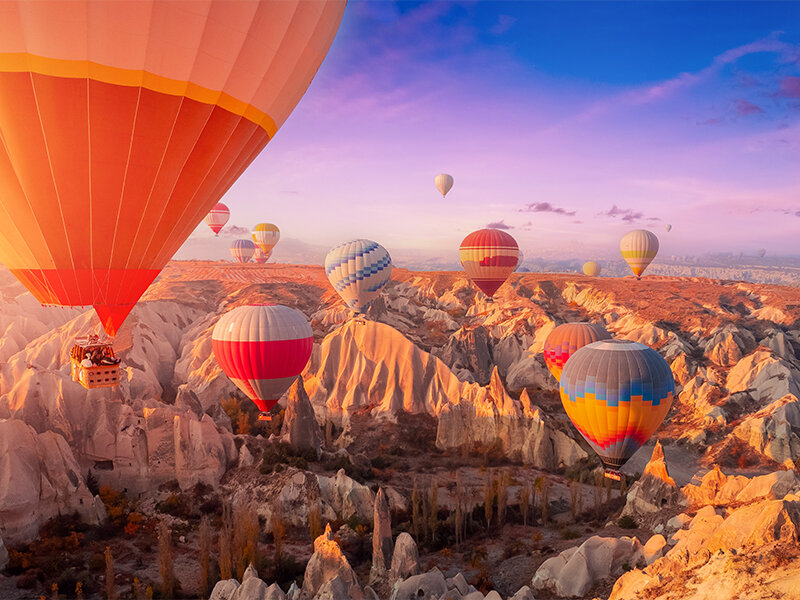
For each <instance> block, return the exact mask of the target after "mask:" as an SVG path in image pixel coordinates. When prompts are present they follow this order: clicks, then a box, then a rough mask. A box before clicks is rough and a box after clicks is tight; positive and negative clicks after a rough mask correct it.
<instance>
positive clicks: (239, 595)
mask: <svg viewBox="0 0 800 600" xmlns="http://www.w3.org/2000/svg"><path fill="white" fill-rule="evenodd" d="M209 600H287V596H286V594H284V593H283V590H282V589H281V588H280V586H278V584H277V583H273V584H272V585H269V586H268V585H267V584H266V583H265V582H264V581H262V580H261V579H260V578H259V577H258V573H257V572H256V570H255V568H253V565H252V564H250V566H248V567H247V569H246V570H245V572H244V575H242V583H241V585H239V582H238V581H236V580H235V579H223V580H222V581H218V582H217V584H216V585H215V586H214V589H213V590H212V591H211V596H210V598H209Z"/></svg>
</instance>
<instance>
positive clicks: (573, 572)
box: [531, 536, 643, 598]
mask: <svg viewBox="0 0 800 600" xmlns="http://www.w3.org/2000/svg"><path fill="white" fill-rule="evenodd" d="M642 558H643V554H642V545H641V544H640V543H639V540H637V539H636V538H628V537H622V538H619V539H618V538H603V537H599V536H592V537H590V538H589V539H588V540H586V541H585V542H584V543H583V544H581V545H580V546H574V547H572V548H569V549H568V550H564V551H563V552H562V553H561V554H559V555H558V556H555V557H553V558H548V559H547V560H546V561H544V563H542V566H541V567H539V569H538V570H537V571H536V575H534V577H533V581H532V583H531V586H532V587H533V588H534V589H551V590H553V591H555V592H556V593H557V594H558V595H560V596H567V597H570V598H576V597H583V596H584V595H585V594H586V592H587V591H589V589H590V588H591V587H592V586H594V585H595V584H596V583H597V582H599V581H600V580H602V579H605V578H607V577H609V576H611V575H616V574H618V573H620V572H621V571H622V566H623V565H624V564H628V565H634V564H636V563H637V562H638V561H639V560H640V559H642Z"/></svg>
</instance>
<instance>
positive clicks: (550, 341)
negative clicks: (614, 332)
mask: <svg viewBox="0 0 800 600" xmlns="http://www.w3.org/2000/svg"><path fill="white" fill-rule="evenodd" d="M609 339H611V334H610V333H608V331H606V328H605V327H603V326H602V325H600V324H598V323H563V324H562V325H559V326H558V327H556V328H555V329H553V331H551V332H550V335H548V336H547V339H546V340H545V341H544V349H543V351H542V354H544V362H545V364H546V365H547V368H548V369H550V372H551V373H552V374H553V377H555V378H556V381H558V380H559V379H561V370H562V369H563V368H564V365H565V364H567V361H568V360H569V357H570V356H572V355H573V354H575V352H576V351H578V350H580V349H581V348H583V347H584V346H585V345H586V344H591V343H592V342H597V341H599V340H609Z"/></svg>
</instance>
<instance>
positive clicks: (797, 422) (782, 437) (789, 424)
mask: <svg viewBox="0 0 800 600" xmlns="http://www.w3.org/2000/svg"><path fill="white" fill-rule="evenodd" d="M733 435H734V436H736V437H738V438H739V439H741V440H743V441H744V442H746V443H747V444H748V445H749V446H751V447H752V448H753V449H754V450H756V451H757V452H760V453H761V454H763V455H764V456H766V457H768V458H771V459H772V460H774V461H775V462H778V463H783V464H784V465H786V466H787V467H789V468H790V469H792V468H794V465H795V461H796V460H797V459H798V458H800V401H798V399H797V398H796V397H795V396H794V395H792V394H788V395H786V396H784V397H783V398H781V399H779V400H776V401H775V402H772V403H771V404H769V405H767V406H766V407H764V409H762V410H760V411H759V412H757V413H755V414H753V415H750V416H748V417H746V418H745V419H743V420H742V422H741V423H739V425H737V426H736V428H735V429H734V430H733Z"/></svg>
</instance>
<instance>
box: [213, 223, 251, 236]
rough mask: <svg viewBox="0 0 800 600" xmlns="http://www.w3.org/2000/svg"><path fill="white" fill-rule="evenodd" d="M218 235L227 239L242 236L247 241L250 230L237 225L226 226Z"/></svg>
mask: <svg viewBox="0 0 800 600" xmlns="http://www.w3.org/2000/svg"><path fill="white" fill-rule="evenodd" d="M220 234H221V235H224V236H227V237H238V236H241V235H244V236H247V238H248V239H249V238H250V229H249V228H247V227H239V226H238V225H228V226H227V227H225V228H223V229H222V231H220Z"/></svg>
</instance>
